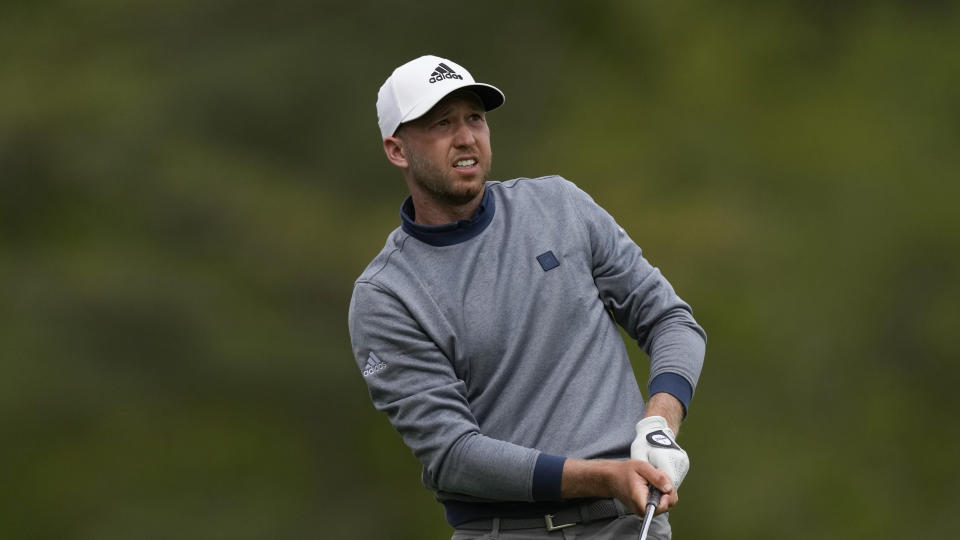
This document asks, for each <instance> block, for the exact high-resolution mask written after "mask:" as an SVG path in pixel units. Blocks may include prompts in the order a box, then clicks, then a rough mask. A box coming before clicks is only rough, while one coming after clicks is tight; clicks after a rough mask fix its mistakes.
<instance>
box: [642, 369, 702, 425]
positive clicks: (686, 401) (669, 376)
mask: <svg viewBox="0 0 960 540" xmlns="http://www.w3.org/2000/svg"><path fill="white" fill-rule="evenodd" d="M660 392H666V393H668V394H670V395H671V396H673V397H675V398H677V399H678V400H680V403H681V404H682V405H683V417H684V418H686V417H687V408H689V407H690V400H691V399H693V387H692V386H690V383H689V382H687V380H686V379H684V378H683V377H682V376H681V375H677V374H676V373H661V374H659V375H657V376H656V377H654V378H653V380H652V381H650V396H651V397H652V396H653V395H654V394H658V393H660Z"/></svg>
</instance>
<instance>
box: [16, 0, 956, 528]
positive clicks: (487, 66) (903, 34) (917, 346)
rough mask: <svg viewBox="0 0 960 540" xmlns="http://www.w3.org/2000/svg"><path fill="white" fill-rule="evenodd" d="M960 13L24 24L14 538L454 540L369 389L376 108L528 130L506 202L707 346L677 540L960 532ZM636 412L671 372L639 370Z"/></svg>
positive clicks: (57, 10) (319, 14) (447, 12)
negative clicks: (586, 208)
mask: <svg viewBox="0 0 960 540" xmlns="http://www.w3.org/2000/svg"><path fill="white" fill-rule="evenodd" d="M957 36H960V14H958V10H957V8H956V6H955V5H954V4H953V3H951V2H945V1H944V2H936V1H924V2H919V1H911V2H907V1H899V2H897V1H886V2H883V1H880V2H866V1H850V2H825V1H813V2H799V1H792V2H743V1H737V2H727V3H722V4H714V3H709V2H692V3H681V2H664V1H650V2H631V1H627V0H622V1H600V2H590V3H582V2H542V1H538V2H516V3H513V2H502V1H492V2H486V3H484V4H482V5H478V6H471V7H466V6H464V7H454V6H453V5H452V4H450V3H447V2H436V1H430V2H420V3H413V4H411V3H409V2H395V1H387V2H376V3H374V2H362V1H357V2H308V1H305V0H298V1H281V2H271V3H267V2H255V1H252V0H245V1H236V2H217V1H212V0H202V1H184V0H166V1H163V2H161V1H157V0H154V1H143V2H119V1H116V0H90V1H87V2H76V1H65V0H61V1H48V2H16V1H14V2H6V3H4V4H3V5H2V6H0V51H2V59H3V61H2V62H0V283H2V285H0V306H2V308H0V354H2V363H0V366H2V368H0V435H2V440H3V444H2V446H0V463H2V465H0V478H2V479H3V484H4V489H3V492H4V495H3V504H0V535H2V536H3V537H4V538H33V539H45V538H51V539H52V538H57V539H62V538H77V539H94V538H95V539H120V538H124V539H127V538H137V539H140V538H145V539H149V538H183V539H190V538H231V539H233V538H237V539H244V538H251V539H253V538H257V539H260V538H271V539H273V538H350V539H364V538H370V539H373V538H398V539H402V538H411V539H413V538H418V539H419V538H446V537H449V534H450V529H449V527H447V526H446V525H445V523H444V522H443V519H442V512H441V509H440V506H439V505H437V504H436V503H435V502H434V501H433V500H432V497H431V495H430V494H429V492H427V491H426V490H425V489H423V488H422V487H421V486H420V485H419V467H418V464H417V463H416V461H415V460H414V458H413V457H412V455H411V454H410V452H409V451H408V450H406V449H405V447H404V446H403V444H402V442H401V441H400V439H399V437H398V436H397V435H396V434H395V433H394V432H393V431H392V428H391V427H390V426H389V424H388V423H387V421H386V419H385V417H383V416H382V415H380V414H379V413H377V412H376V411H374V410H373V407H372V406H371V405H370V404H369V401H368V398H367V396H366V390H365V387H364V385H363V382H362V379H361V377H360V375H359V373H358V370H357V369H356V367H355V364H354V361H353V360H352V356H351V352H350V345H349V338H348V335H347V331H346V309H347V304H348V302H349V297H350V294H351V288H352V282H353V279H354V278H355V277H356V276H357V275H358V274H359V273H360V271H361V270H362V269H363V267H364V266H365V265H366V263H367V262H368V261H369V260H370V259H371V258H372V257H373V255H375V254H376V252H377V251H378V250H379V249H380V247H381V246H382V244H383V241H384V239H385V237H386V235H387V234H388V233H389V231H390V230H391V229H393V228H394V227H395V226H396V225H397V223H398V218H397V212H398V209H399V204H400V201H401V199H402V197H403V196H404V193H405V188H404V186H403V183H402V181H401V178H400V176H399V174H398V173H397V172H396V171H395V170H392V169H391V168H390V166H389V165H388V163H387V162H386V160H385V159H384V158H383V156H382V151H381V149H380V145H379V140H378V132H377V127H376V115H375V108H374V101H375V95H376V90H377V88H378V87H379V85H380V84H381V83H382V82H383V80H384V78H386V76H387V75H388V74H389V73H390V71H391V70H392V69H393V68H394V67H395V66H396V65H398V64H400V63H402V62H404V61H406V60H408V59H410V58H413V57H415V56H418V55H421V54H426V53H435V54H439V55H441V56H446V57H449V58H452V59H454V60H456V61H458V62H459V63H462V64H464V65H466V66H468V67H469V68H470V69H471V71H472V72H473V73H474V75H476V76H477V78H478V79H480V80H483V81H489V82H492V83H494V84H496V85H497V86H499V87H500V88H501V89H503V90H504V91H505V93H506V95H507V102H506V105H505V106H504V107H503V108H502V109H500V110H498V111H496V112H494V113H491V115H490V117H489V120H490V123H491V125H492V129H493V140H494V149H495V151H496V152H495V154H496V159H495V166H494V175H495V177H496V178H498V179H508V178H512V177H516V176H541V175H545V174H552V173H559V174H562V175H564V176H566V177H568V178H570V179H571V180H573V181H575V182H577V183H578V184H579V185H581V186H582V187H583V188H585V189H586V190H587V191H588V192H590V193H591V194H593V195H594V197H595V198H596V199H597V200H598V202H600V203H601V204H603V205H604V206H605V207H607V209H608V210H610V212H611V213H612V214H613V215H614V216H616V217H617V219H618V220H619V221H620V222H621V224H622V225H623V226H624V228H626V229H627V230H628V231H629V232H630V234H631V235H632V236H633V238H634V239H635V240H636V241H637V242H638V243H639V244H640V245H641V246H642V247H644V249H645V253H646V254H647V256H648V257H649V258H650V259H651V260H652V261H653V262H654V263H655V264H657V265H658V266H660V267H661V268H662V269H663V271H664V273H665V274H666V275H667V276H668V277H669V278H670V279H671V281H672V282H673V283H674V285H675V286H676V288H677V289H678V291H679V292H680V293H681V295H682V296H684V297H685V298H686V299H688V300H689V301H690V302H691V304H692V305H693V306H694V309H695V313H696V315H697V318H698V320H700V321H701V322H702V323H703V325H704V326H705V327H706V329H707V331H708V333H709V335H710V342H709V345H708V355H707V363H706V366H705V369H704V373H703V378H702V380H701V384H700V387H699V389H698V392H697V396H696V399H695V400H694V403H693V407H692V408H691V414H690V417H689V419H688V420H687V422H686V424H685V426H684V429H683V434H682V435H681V442H682V443H683V444H684V446H685V447H686V448H687V449H688V451H689V452H690V454H691V457H692V462H693V469H692V473H691V475H690V476H689V478H688V480H687V481H686V483H685V484H684V488H683V497H682V499H683V500H682V503H681V505H680V506H679V507H678V508H677V510H676V511H675V512H674V514H673V515H674V518H673V521H674V530H675V531H676V533H677V537H678V538H701V539H708V538H709V539H734V538H736V539H742V538H783V539H790V538H797V539H799V538H809V537H816V538H851V537H868V536H869V537H871V538H901V537H910V538H947V537H951V536H953V535H954V534H956V531H957V530H960V516H958V514H957V512H956V509H957V508H958V507H960V490H958V489H956V486H955V485H954V482H955V481H956V479H957V478H958V472H960V471H958V466H957V461H956V456H957V454H958V446H960V425H958V423H957V422H956V421H955V419H954V415H955V413H956V412H957V411H958V410H960V408H958V407H960V399H958V397H957V391H956V386H957V382H958V375H960V367H958V366H960V364H958V362H957V361H958V359H960V347H958V344H957V339H956V334H955V332H956V329H957V327H958V325H960V317H958V307H957V305H958V300H960V249H958V248H960V219H958V213H957V211H956V208H955V207H956V204H957V201H958V200H960V193H958V192H960V188H958V185H957V181H956V180H957V172H956V171H957V169H958V159H957V151H956V147H957V145H958V142H960V100H958V97H957V96H958V94H957V88H958V87H960V56H958V54H957V51H958V50H960V48H958V45H960V43H958V38H957ZM631 354H633V355H634V360H635V366H636V369H637V372H638V374H639V375H640V377H641V380H644V379H645V378H646V368H645V367H644V365H645V359H644V358H643V355H642V353H641V352H639V351H638V350H637V348H636V347H635V346H631Z"/></svg>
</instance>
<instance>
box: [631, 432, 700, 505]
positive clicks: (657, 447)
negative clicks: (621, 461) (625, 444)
mask: <svg viewBox="0 0 960 540" xmlns="http://www.w3.org/2000/svg"><path fill="white" fill-rule="evenodd" d="M630 457H631V458H633V459H640V460H643V461H646V462H647V463H649V464H651V465H653V466H654V467H656V468H658V469H660V470H661V471H663V472H665V473H667V476H669V477H670V480H671V481H673V489H679V488H680V483H681V482H683V478H684V477H685V476H686V475H687V471H689V470H690V458H689V457H687V453H686V452H685V451H684V450H683V448H680V447H679V446H678V445H677V442H676V435H674V434H673V430H672V429H670V427H669V426H667V420H666V419H665V418H664V417H662V416H648V417H646V418H644V419H643V420H641V421H639V422H637V438H636V439H634V440H633V444H631V445H630Z"/></svg>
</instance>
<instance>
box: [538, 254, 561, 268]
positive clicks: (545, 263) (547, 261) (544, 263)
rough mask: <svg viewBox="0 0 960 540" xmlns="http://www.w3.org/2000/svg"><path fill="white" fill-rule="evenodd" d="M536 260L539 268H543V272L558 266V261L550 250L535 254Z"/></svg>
mask: <svg viewBox="0 0 960 540" xmlns="http://www.w3.org/2000/svg"><path fill="white" fill-rule="evenodd" d="M537 262H538V263H540V268H543V271H544V272H546V271H548V270H553V269H554V268H556V267H558V266H560V261H558V260H557V257H556V255H554V254H553V252H552V251H548V252H546V253H541V254H540V255H537Z"/></svg>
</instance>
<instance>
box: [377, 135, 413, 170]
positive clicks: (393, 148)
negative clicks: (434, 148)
mask: <svg viewBox="0 0 960 540" xmlns="http://www.w3.org/2000/svg"><path fill="white" fill-rule="evenodd" d="M383 153H385V154H386V155H387V159H389V160H390V163H393V164H394V165H396V166H397V167H400V168H401V169H406V168H407V167H409V166H410V165H409V163H407V153H406V151H405V150H404V148H403V141H401V140H400V139H399V138H397V137H387V138H386V139H384V140H383Z"/></svg>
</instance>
